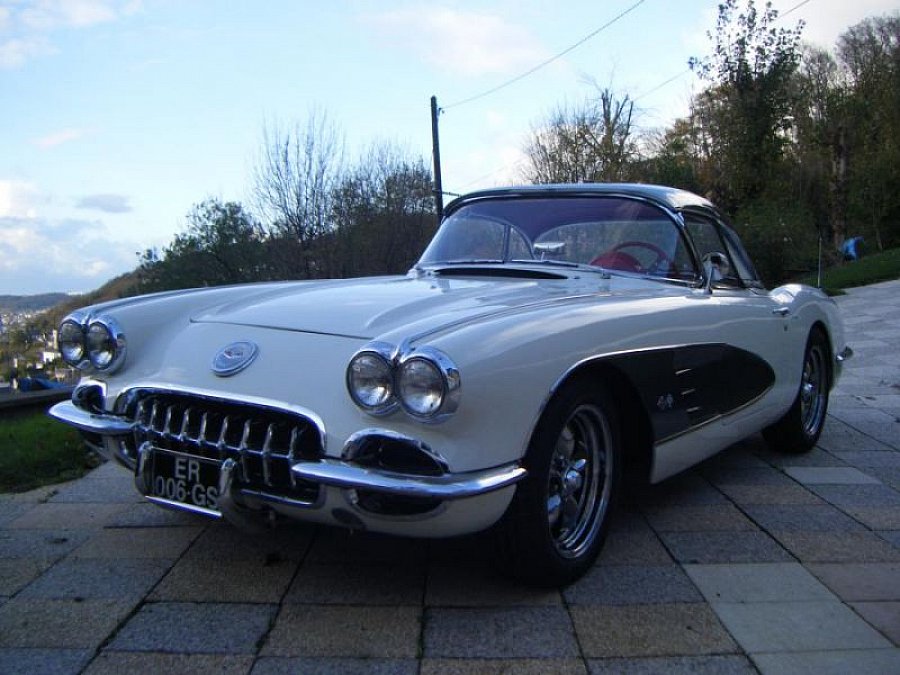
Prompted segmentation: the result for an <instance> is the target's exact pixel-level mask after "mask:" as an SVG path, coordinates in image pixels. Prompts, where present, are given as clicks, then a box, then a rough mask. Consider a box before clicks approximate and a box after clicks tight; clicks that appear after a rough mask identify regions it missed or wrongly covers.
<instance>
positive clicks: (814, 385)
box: [800, 345, 827, 436]
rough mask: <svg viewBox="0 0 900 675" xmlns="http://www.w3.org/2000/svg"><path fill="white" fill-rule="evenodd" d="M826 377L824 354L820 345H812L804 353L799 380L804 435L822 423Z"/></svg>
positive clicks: (817, 429) (816, 431) (810, 434)
mask: <svg viewBox="0 0 900 675" xmlns="http://www.w3.org/2000/svg"><path fill="white" fill-rule="evenodd" d="M826 377H827V375H826V372H825V356H824V354H823V353H822V349H821V347H819V346H818V345H813V346H812V347H810V349H809V350H808V351H807V353H806V359H805V361H804V362H803V377H802V378H801V380H800V420H801V423H802V425H803V433H804V434H806V436H814V435H815V434H817V433H818V431H819V427H821V425H822V420H823V418H824V416H825V415H824V413H825V396H826V389H827V382H826Z"/></svg>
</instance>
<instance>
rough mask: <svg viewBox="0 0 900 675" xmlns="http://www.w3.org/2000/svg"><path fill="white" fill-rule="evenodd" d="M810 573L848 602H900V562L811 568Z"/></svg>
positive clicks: (815, 566)
mask: <svg viewBox="0 0 900 675" xmlns="http://www.w3.org/2000/svg"><path fill="white" fill-rule="evenodd" d="M809 571H810V572H812V573H813V574H815V575H816V576H817V577H818V578H819V580H820V581H821V582H822V583H823V584H825V585H826V586H828V588H830V589H831V590H832V591H833V592H834V593H835V594H836V595H837V596H838V597H840V598H841V599H842V600H844V601H847V602H852V601H859V600H900V563H869V564H865V563H864V564H846V565H810V566H809Z"/></svg>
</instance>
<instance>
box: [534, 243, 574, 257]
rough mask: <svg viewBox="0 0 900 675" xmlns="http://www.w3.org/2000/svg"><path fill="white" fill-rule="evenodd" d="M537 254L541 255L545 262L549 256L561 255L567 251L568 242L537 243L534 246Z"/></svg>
mask: <svg viewBox="0 0 900 675" xmlns="http://www.w3.org/2000/svg"><path fill="white" fill-rule="evenodd" d="M533 248H534V252H535V253H540V254H541V257H540V259H541V260H543V259H544V258H545V257H546V256H548V255H560V254H562V252H563V251H565V250H566V242H564V241H542V242H538V243H535V245H534V246H533Z"/></svg>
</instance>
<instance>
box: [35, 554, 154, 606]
mask: <svg viewBox="0 0 900 675" xmlns="http://www.w3.org/2000/svg"><path fill="white" fill-rule="evenodd" d="M169 566H170V563H168V562H166V561H163V560H145V559H137V560H135V559H131V558H119V559H117V560H103V559H101V560H90V559H82V558H71V557H70V558H66V559H65V560H63V561H61V562H59V563H57V564H56V565H54V566H53V569H51V570H48V571H47V572H46V573H45V574H44V575H42V576H41V577H40V578H39V579H37V580H36V581H34V582H33V583H31V584H30V585H29V586H28V588H26V589H25V590H23V591H22V592H21V593H20V594H19V596H18V597H19V598H23V599H37V598H45V599H57V600H66V599H71V600H79V599H81V600H83V599H85V598H110V599H118V600H126V599H127V600H135V601H138V600H140V599H142V598H143V597H144V596H145V595H147V592H148V591H149V590H150V589H151V588H153V587H154V586H155V585H156V584H157V583H158V582H159V580H160V579H161V578H162V576H163V575H164V574H165V573H166V571H167V570H168V569H169Z"/></svg>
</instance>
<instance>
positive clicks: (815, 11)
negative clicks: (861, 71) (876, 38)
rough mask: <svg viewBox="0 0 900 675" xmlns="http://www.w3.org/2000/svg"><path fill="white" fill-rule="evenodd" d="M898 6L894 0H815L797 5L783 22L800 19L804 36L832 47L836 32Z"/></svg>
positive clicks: (780, 6)
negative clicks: (803, 26) (849, 0)
mask: <svg viewBox="0 0 900 675" xmlns="http://www.w3.org/2000/svg"><path fill="white" fill-rule="evenodd" d="M794 5H796V2H786V0H782V1H781V2H779V3H777V5H776V8H777V9H780V10H781V11H782V12H786V11H788V10H789V9H790V8H791V7H792V6H794ZM898 9H900V6H898V5H897V0H854V1H853V2H847V0H818V1H816V2H810V3H809V4H807V5H804V6H803V7H801V8H799V9H797V11H796V12H792V13H791V14H789V15H788V16H786V17H784V24H785V25H788V26H792V25H794V24H795V23H796V22H797V19H803V20H804V21H805V22H806V27H805V28H804V29H803V39H804V40H806V41H807V42H811V43H813V44H815V45H818V46H819V47H824V48H825V49H832V48H834V45H835V43H836V42H837V39H838V36H840V35H841V33H843V32H844V31H846V30H847V29H848V28H850V27H851V26H854V25H856V24H857V23H859V22H860V21H862V20H863V19H866V18H868V17H872V16H881V15H883V14H889V13H896V12H897V10H898Z"/></svg>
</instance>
